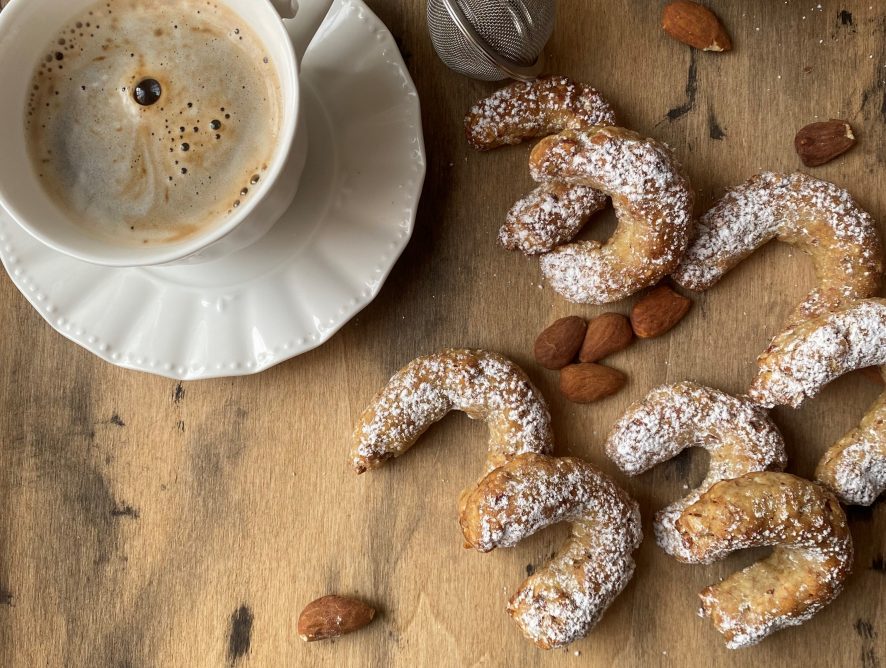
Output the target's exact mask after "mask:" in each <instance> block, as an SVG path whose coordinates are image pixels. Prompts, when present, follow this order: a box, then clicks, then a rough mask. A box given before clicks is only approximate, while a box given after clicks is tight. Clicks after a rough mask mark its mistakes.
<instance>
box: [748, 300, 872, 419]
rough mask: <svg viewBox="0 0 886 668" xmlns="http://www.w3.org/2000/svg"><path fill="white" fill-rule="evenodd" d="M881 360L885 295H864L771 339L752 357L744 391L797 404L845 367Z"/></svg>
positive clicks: (766, 402)
mask: <svg viewBox="0 0 886 668" xmlns="http://www.w3.org/2000/svg"><path fill="white" fill-rule="evenodd" d="M883 364H886V300H883V299H863V300H859V301H857V302H852V303H850V304H849V305H847V306H843V307H842V308H840V309H838V310H836V311H834V312H833V313H826V314H824V315H821V316H819V317H817V318H814V319H812V320H809V321H808V322H805V323H803V324H801V325H798V326H797V327H795V328H794V329H791V330H788V331H787V332H784V333H783V334H781V335H779V336H777V337H776V338H775V339H773V341H772V343H771V344H770V345H769V348H767V349H766V351H765V352H764V353H763V354H762V355H760V357H759V358H757V369H758V371H757V377H756V378H755V379H754V382H753V384H752V385H751V387H750V389H749V390H748V396H750V397H751V399H753V400H754V401H756V402H757V403H759V404H761V405H763V406H767V407H772V406H779V405H789V406H793V407H795V408H796V407H797V406H799V405H800V404H801V403H803V401H804V400H805V399H807V398H808V397H813V396H815V395H816V394H818V392H819V390H821V388H822V387H824V386H825V385H827V384H828V383H829V382H831V381H832V380H834V379H835V378H837V377H839V376H842V375H843V374H844V373H848V372H849V371H854V370H855V369H861V368H862V367H866V366H875V365H876V366H879V365H883Z"/></svg>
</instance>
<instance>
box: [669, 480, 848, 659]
mask: <svg viewBox="0 0 886 668" xmlns="http://www.w3.org/2000/svg"><path fill="white" fill-rule="evenodd" d="M677 529H678V530H679V531H680V532H681V533H682V534H683V536H684V540H685V542H686V543H687V545H689V546H690V548H691V549H692V551H693V553H694V556H695V557H696V558H697V560H698V561H700V562H701V563H710V562H712V561H715V560H717V559H722V558H723V557H725V556H726V555H727V554H729V553H731V552H733V551H735V550H740V549H745V548H750V547H763V546H775V549H774V551H773V553H772V554H771V555H770V556H769V557H767V558H766V559H764V560H762V561H760V562H757V563H756V564H753V565H751V566H749V567H747V568H745V569H744V570H742V571H739V572H737V573H734V574H732V575H731V576H729V577H728V578H726V579H725V580H723V581H722V582H720V583H718V584H715V585H711V586H709V587H707V588H706V589H705V590H704V591H702V593H701V595H700V596H701V601H702V610H701V614H702V616H709V617H711V619H712V621H713V622H714V625H715V626H716V628H717V630H718V631H720V633H722V634H723V635H724V636H725V638H726V641H727V646H728V647H730V648H732V649H735V648H739V647H747V646H749V645H753V644H755V643H757V642H759V641H760V640H762V639H763V638H765V637H766V636H767V635H769V634H770V633H773V632H774V631H777V630H779V629H782V628H785V627H788V626H794V625H797V624H801V623H803V622H804V621H806V620H808V619H809V618H810V617H811V616H812V615H814V614H815V613H816V612H818V611H819V610H820V609H821V608H823V607H824V606H825V605H827V604H828V603H830V602H831V601H833V600H834V598H836V597H837V595H839V593H840V591H842V588H843V583H844V581H845V579H846V577H847V576H848V574H849V571H850V569H851V565H852V559H853V548H852V537H851V535H850V533H849V529H848V527H847V524H846V516H845V514H844V513H843V510H842V508H841V507H840V504H839V503H838V502H837V500H836V499H835V498H834V497H833V496H832V495H831V494H830V493H829V492H827V491H826V490H825V489H824V488H823V487H821V486H820V485H817V484H815V483H811V482H809V481H806V480H803V479H801V478H797V477H795V476H791V475H788V474H783V473H773V472H764V473H751V474H748V475H745V476H742V477H741V478H737V479H733V480H728V481H724V482H720V483H718V484H716V485H714V486H713V487H712V488H711V489H710V490H709V491H708V492H706V493H705V494H704V495H702V497H701V498H700V499H699V501H698V502H696V503H695V504H693V505H692V506H690V507H689V508H687V509H686V511H685V512H684V513H683V515H682V516H681V517H680V519H679V520H678V522H677Z"/></svg>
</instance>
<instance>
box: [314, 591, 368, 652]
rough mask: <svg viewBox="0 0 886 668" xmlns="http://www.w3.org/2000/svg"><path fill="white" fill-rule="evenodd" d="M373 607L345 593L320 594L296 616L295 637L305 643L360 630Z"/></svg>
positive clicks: (366, 622) (365, 623)
mask: <svg viewBox="0 0 886 668" xmlns="http://www.w3.org/2000/svg"><path fill="white" fill-rule="evenodd" d="M373 617H375V609H374V608H371V607H370V606H368V605H366V604H365V603H364V602H363V601H358V600H357V599H355V598H348V597H346V596H323V597H322V598H318V599H317V600H316V601H311V602H310V603H308V604H307V605H306V606H305V609H304V610H302V611H301V614H300V615H299V616H298V637H299V638H301V639H302V640H304V641H306V642H313V641H315V640H325V639H326V638H337V637H338V636H343V635H344V634H346V633H351V632H353V631H356V630H358V629H362V628H363V627H364V626H366V625H367V624H368V623H369V622H371V621H372V618H373Z"/></svg>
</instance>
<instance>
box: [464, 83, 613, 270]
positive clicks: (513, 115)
mask: <svg viewBox="0 0 886 668" xmlns="http://www.w3.org/2000/svg"><path fill="white" fill-rule="evenodd" d="M615 122H616V120H615V112H614V111H613V110H612V107H611V106H610V105H609V103H608V102H607V101H606V100H604V99H603V96H602V95H600V93H598V92H597V91H596V90H594V89H593V88H591V87H590V86H587V85H585V84H582V83H578V82H574V81H571V80H570V79H568V78H566V77H563V76H548V77H542V78H540V79H536V80H535V81H532V82H528V83H522V82H520V83H514V84H511V85H509V86H506V87H504V88H502V89H501V90H499V91H497V92H495V93H493V94H492V95H491V96H489V97H487V98H485V99H483V100H480V101H479V102H478V103H477V104H475V105H474V106H473V107H472V108H471V110H470V111H469V112H468V114H467V116H466V117H465V134H466V136H467V139H468V143H469V144H470V145H471V146H473V147H474V148H475V149H477V150H478V151H488V150H490V149H493V148H497V147H499V146H505V145H508V144H519V143H521V142H523V141H525V140H526V139H531V138H533V137H542V136H545V135H550V134H553V133H555V132H562V131H563V130H567V129H574V130H579V129H582V128H589V127H593V126H596V125H615ZM606 199H607V198H606V195H604V194H603V193H599V192H596V191H595V190H594V189H593V188H586V187H583V186H572V185H567V184H564V183H560V182H557V181H554V182H551V183H545V184H542V185H541V186H539V187H538V188H536V189H535V190H533V191H532V192H531V193H529V194H528V195H527V196H526V197H524V198H523V199H521V200H520V201H518V202H517V203H516V204H515V205H514V206H513V207H512V208H511V210H510V212H509V213H508V215H507V218H506V220H505V224H504V225H503V226H502V227H501V229H500V230H499V235H498V238H499V241H500V242H501V244H502V245H503V246H504V247H505V248H507V249H508V250H520V251H522V252H524V253H527V254H530V255H531V254H536V253H544V252H546V251H548V250H550V249H551V248H554V247H555V246H557V245H559V244H561V243H563V242H566V241H569V240H570V239H572V238H573V237H574V236H575V235H576V234H578V232H579V231H580V230H581V228H582V227H584V225H585V224H586V223H587V221H588V219H589V218H590V217H591V215H593V214H594V213H596V212H597V211H599V210H600V209H602V208H603V207H605V206H606Z"/></svg>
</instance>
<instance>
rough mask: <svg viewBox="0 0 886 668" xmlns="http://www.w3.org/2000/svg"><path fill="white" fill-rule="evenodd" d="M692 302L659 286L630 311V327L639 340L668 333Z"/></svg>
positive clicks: (665, 287) (666, 287)
mask: <svg viewBox="0 0 886 668" xmlns="http://www.w3.org/2000/svg"><path fill="white" fill-rule="evenodd" d="M690 306H692V300H691V299H688V298H686V297H684V296H683V295H680V294H677V293H676V292H674V291H673V290H671V289H670V288H669V287H668V286H666V285H659V286H658V287H657V288H654V289H653V290H651V291H650V292H649V293H648V294H646V296H645V297H643V298H642V299H640V301H638V302H637V303H636V304H634V308H633V309H631V326H632V327H633V328H634V333H635V334H636V335H637V336H639V337H640V338H641V339H654V338H655V337H656V336H661V335H662V334H664V333H665V332H668V331H670V330H671V329H673V327H674V326H675V325H676V324H677V323H678V322H680V321H681V320H682V319H683V316H684V315H686V313H687V312H688V311H689V307H690Z"/></svg>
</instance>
